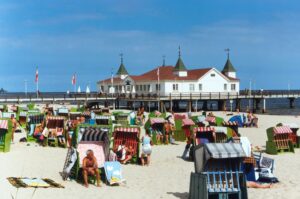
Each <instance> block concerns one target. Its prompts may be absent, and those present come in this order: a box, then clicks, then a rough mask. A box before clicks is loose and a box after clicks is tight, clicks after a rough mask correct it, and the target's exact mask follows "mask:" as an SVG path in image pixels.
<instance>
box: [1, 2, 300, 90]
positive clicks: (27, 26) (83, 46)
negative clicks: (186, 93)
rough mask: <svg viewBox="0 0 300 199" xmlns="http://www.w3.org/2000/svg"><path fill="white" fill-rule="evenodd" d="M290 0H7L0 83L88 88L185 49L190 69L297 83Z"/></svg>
mask: <svg viewBox="0 0 300 199" xmlns="http://www.w3.org/2000/svg"><path fill="white" fill-rule="evenodd" d="M288 2H289V3H286V1H284V0H281V1H279V0H264V1H262V0H251V1H250V0H249V1H248V0H244V1H240V0H226V1H225V0H202V1H196V0H190V1H181V0H144V1H143V0H123V1H121V0H101V1H99V0H86V1H79V0H26V1H19V0H9V1H1V3H0V68H1V73H0V87H3V88H5V89H7V90H9V91H24V80H27V81H28V89H29V90H31V91H34V90H35V83H34V76H35V69H36V67H37V66H38V67H39V73H40V90H41V91H66V90H68V89H69V90H72V85H71V77H72V74H73V73H74V72H76V73H77V74H78V85H80V86H81V87H82V88H83V87H85V86H86V85H87V84H89V83H90V84H91V86H92V90H95V89H96V81H98V80H100V79H103V78H108V77H109V76H110V73H111V69H112V68H113V70H114V71H116V70H117V69H118V66H119V63H120V58H119V54H120V52H123V53H124V62H125V66H126V68H127V70H128V71H129V73H131V74H140V73H142V72H145V71H146V70H150V69H152V68H154V67H156V66H157V65H161V63H162V55H166V63H167V64H169V65H174V64H175V63H176V60H177V55H178V52H177V51H178V50H177V48H178V45H181V49H182V58H183V60H184V62H185V65H186V66H187V67H188V68H201V67H211V66H213V67H216V68H218V69H222V68H223V66H224V64H225V61H226V54H225V52H224V49H225V48H230V49H231V61H232V63H233V65H234V66H235V67H236V69H237V71H238V77H239V78H240V79H241V87H242V88H245V87H248V85H249V81H250V79H251V80H252V82H253V87H254V88H256V89H261V88H263V89H287V88H288V84H290V88H291V89H299V87H300V83H299V72H300V68H299V66H300V59H299V49H300V34H299V32H300V24H299V20H300V14H299V12H298V11H299V9H300V2H299V1H298V2H297V1H292V0H290V1H288Z"/></svg>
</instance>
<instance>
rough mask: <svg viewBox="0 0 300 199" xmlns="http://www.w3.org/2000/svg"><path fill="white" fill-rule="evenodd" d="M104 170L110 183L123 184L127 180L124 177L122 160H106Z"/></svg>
mask: <svg viewBox="0 0 300 199" xmlns="http://www.w3.org/2000/svg"><path fill="white" fill-rule="evenodd" d="M104 170H105V175H106V179H107V181H108V183H109V184H110V185H113V184H121V183H123V182H125V180H124V179H123V177H122V169H121V164H120V162H118V161H114V162H105V163H104Z"/></svg>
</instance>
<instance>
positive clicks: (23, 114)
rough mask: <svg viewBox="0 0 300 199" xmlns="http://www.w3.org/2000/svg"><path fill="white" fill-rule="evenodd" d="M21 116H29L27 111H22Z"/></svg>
mask: <svg viewBox="0 0 300 199" xmlns="http://www.w3.org/2000/svg"><path fill="white" fill-rule="evenodd" d="M19 117H27V112H25V111H22V112H20V114H19Z"/></svg>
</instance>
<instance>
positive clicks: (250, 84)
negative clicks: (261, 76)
mask: <svg viewBox="0 0 300 199" xmlns="http://www.w3.org/2000/svg"><path fill="white" fill-rule="evenodd" d="M251 86H252V82H251V79H250V82H249V111H250V110H251Z"/></svg>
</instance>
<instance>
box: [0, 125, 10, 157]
mask: <svg viewBox="0 0 300 199" xmlns="http://www.w3.org/2000/svg"><path fill="white" fill-rule="evenodd" d="M11 136H12V122H11V121H10V120H7V119H0V152H9V151H10V143H11Z"/></svg>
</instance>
